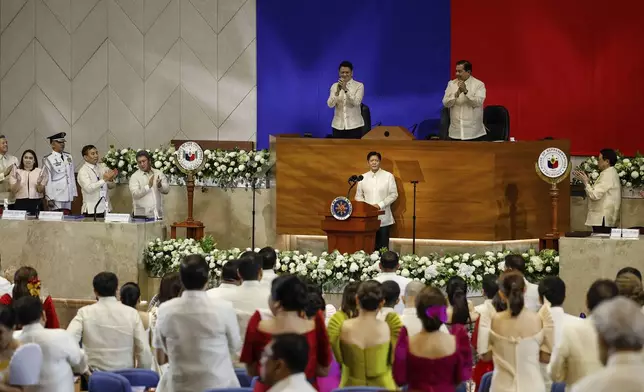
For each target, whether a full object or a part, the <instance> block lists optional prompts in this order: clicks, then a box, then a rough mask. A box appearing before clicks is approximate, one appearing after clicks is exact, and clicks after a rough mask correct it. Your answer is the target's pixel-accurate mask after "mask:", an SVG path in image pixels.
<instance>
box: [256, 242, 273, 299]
mask: <svg viewBox="0 0 644 392" xmlns="http://www.w3.org/2000/svg"><path fill="white" fill-rule="evenodd" d="M258 254H259V256H260V257H261V258H262V280H261V281H260V283H261V284H262V286H263V287H264V289H265V290H267V291H268V292H270V291H271V284H272V283H273V279H275V278H276V277H277V274H276V273H275V264H276V263H277V252H275V249H273V248H271V247H270V246H266V247H264V248H262V249H260V250H259V253H258Z"/></svg>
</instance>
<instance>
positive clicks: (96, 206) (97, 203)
mask: <svg viewBox="0 0 644 392" xmlns="http://www.w3.org/2000/svg"><path fill="white" fill-rule="evenodd" d="M103 199H105V196H101V198H100V199H98V201H97V202H96V205H95V206H94V222H96V210H97V209H98V205H99V204H101V201H102V200H103Z"/></svg>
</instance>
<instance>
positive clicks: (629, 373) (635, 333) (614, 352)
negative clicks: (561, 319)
mask: <svg viewBox="0 0 644 392" xmlns="http://www.w3.org/2000/svg"><path fill="white" fill-rule="evenodd" d="M593 324H594V325H595V328H596V329H597V335H598V336H599V339H598V340H599V355H600V358H601V360H602V363H604V364H605V365H606V366H605V367H604V368H600V369H597V371H595V372H594V373H591V374H589V375H588V376H586V377H584V378H583V379H582V380H580V381H579V382H577V383H576V384H575V385H573V386H572V388H571V392H617V391H619V392H631V391H641V390H642V386H643V385H644V372H642V369H644V356H642V348H643V347H644V314H642V312H641V311H640V306H639V305H638V304H637V303H635V301H633V300H630V299H628V298H625V297H621V296H620V297H617V298H612V299H609V300H607V301H605V302H604V303H602V304H601V305H599V306H598V307H597V309H595V312H594V313H593ZM566 389H568V387H567V386H566Z"/></svg>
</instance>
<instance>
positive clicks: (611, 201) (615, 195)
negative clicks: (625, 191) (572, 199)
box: [573, 148, 622, 232]
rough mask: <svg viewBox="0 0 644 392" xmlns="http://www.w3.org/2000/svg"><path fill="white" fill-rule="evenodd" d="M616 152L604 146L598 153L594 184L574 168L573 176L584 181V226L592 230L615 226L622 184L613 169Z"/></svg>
mask: <svg viewBox="0 0 644 392" xmlns="http://www.w3.org/2000/svg"><path fill="white" fill-rule="evenodd" d="M615 163H617V154H616V153H615V151H613V150H611V149H608V148H605V149H603V150H601V152H600V153H599V157H598V158H597V166H598V167H599V170H600V171H601V173H600V174H599V177H598V178H597V181H595V183H594V184H592V185H591V184H590V179H589V178H588V176H587V175H586V173H584V172H582V171H578V170H575V172H574V173H573V174H574V176H575V177H576V178H577V179H578V180H579V181H581V182H583V183H584V187H585V189H586V195H588V215H586V226H592V228H593V231H594V232H610V228H611V227H617V225H618V222H619V209H620V207H621V205H622V184H621V182H620V180H619V173H617V170H616V169H615Z"/></svg>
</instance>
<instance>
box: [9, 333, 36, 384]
mask: <svg viewBox="0 0 644 392" xmlns="http://www.w3.org/2000/svg"><path fill="white" fill-rule="evenodd" d="M41 367H42V350H41V349H40V346H39V345H37V344H35V343H27V344H23V345H22V346H20V347H18V349H17V350H16V352H15V353H13V356H12V357H11V361H9V384H11V385H14V386H17V387H26V386H30V385H38V381H39V379H40V369H41Z"/></svg>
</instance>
